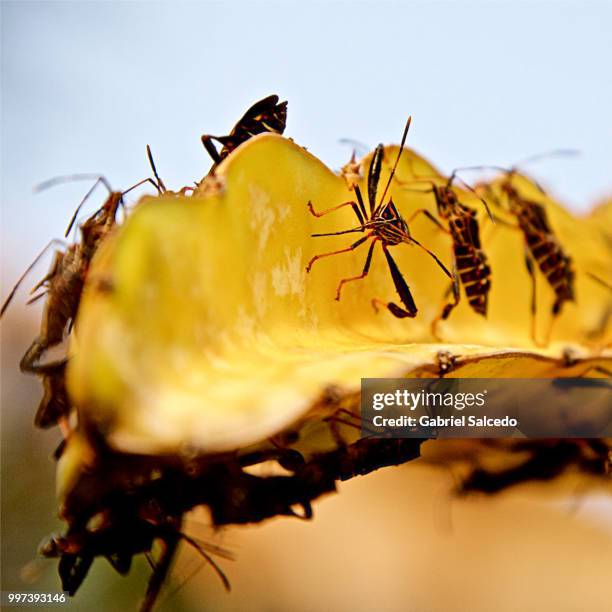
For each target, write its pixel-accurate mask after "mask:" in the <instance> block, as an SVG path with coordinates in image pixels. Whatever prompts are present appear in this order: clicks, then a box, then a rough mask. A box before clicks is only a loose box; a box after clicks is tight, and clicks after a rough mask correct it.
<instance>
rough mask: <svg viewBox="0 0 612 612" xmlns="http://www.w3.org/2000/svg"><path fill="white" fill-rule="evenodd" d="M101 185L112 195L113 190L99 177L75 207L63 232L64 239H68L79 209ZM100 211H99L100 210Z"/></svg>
mask: <svg viewBox="0 0 612 612" xmlns="http://www.w3.org/2000/svg"><path fill="white" fill-rule="evenodd" d="M100 183H102V184H103V185H104V186H105V187H106V188H107V189H108V191H109V193H111V194H112V193H113V190H112V189H111V186H110V185H109V183H108V181H107V180H106V179H105V178H104V177H102V176H99V177H98V179H97V180H96V182H95V183H94V184H93V185H92V186H91V187H90V189H89V191H88V192H87V193H86V194H85V197H84V198H83V199H82V200H81V202H80V203H79V205H78V206H77V207H76V209H75V211H74V213H73V215H72V217H71V219H70V223H68V227H67V228H66V231H65V232H64V238H68V234H70V230H71V229H72V226H73V225H74V223H75V221H76V220H77V216H78V214H79V212H80V210H81V208H82V207H83V204H85V202H86V201H87V200H88V198H89V196H90V195H91V194H92V193H93V192H94V189H95V188H96V187H97V186H98V185H99V184H100ZM100 210H101V209H100ZM98 212H99V211H97V212H96V214H98Z"/></svg>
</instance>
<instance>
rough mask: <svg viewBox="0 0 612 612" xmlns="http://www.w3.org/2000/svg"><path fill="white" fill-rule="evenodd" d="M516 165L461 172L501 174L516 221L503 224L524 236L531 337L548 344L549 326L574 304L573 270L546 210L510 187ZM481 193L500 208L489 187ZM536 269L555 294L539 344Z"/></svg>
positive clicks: (512, 186) (501, 185)
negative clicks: (542, 337)
mask: <svg viewBox="0 0 612 612" xmlns="http://www.w3.org/2000/svg"><path fill="white" fill-rule="evenodd" d="M569 153H572V152H569V151H554V152H551V153H546V154H543V155H537V156H534V157H531V158H529V159H527V160H524V162H522V163H526V162H530V161H535V160H537V159H541V158H543V157H545V156H546V157H549V156H550V155H559V154H563V155H567V154H569ZM518 166H519V164H516V165H515V166H513V167H511V168H504V167H501V166H488V165H485V166H471V167H469V168H463V170H488V169H493V170H499V171H501V172H503V175H504V177H503V179H502V180H501V182H500V184H499V187H500V190H501V192H502V194H503V195H504V196H505V197H506V202H507V210H508V212H509V213H510V214H511V215H512V216H513V217H514V218H515V219H516V221H517V225H516V226H513V225H512V224H509V223H505V225H509V226H511V227H514V228H515V229H517V230H519V231H520V232H521V233H522V235H523V240H524V245H525V254H524V259H525V267H526V269H527V273H528V274H529V277H530V279H531V305H530V310H531V336H532V339H533V341H534V342H535V343H536V344H548V341H549V338H550V334H551V332H552V325H553V323H554V320H555V319H556V317H558V316H559V315H560V314H561V310H562V308H563V305H564V304H565V302H573V301H574V300H575V291H574V276H575V272H574V267H573V264H572V260H571V258H570V256H569V255H568V254H567V253H566V251H565V249H564V248H563V247H562V246H561V243H560V242H559V239H558V238H557V236H556V235H555V233H554V231H553V229H552V227H551V224H550V222H549V219H548V214H547V213H546V209H545V208H544V206H543V205H542V204H540V203H539V202H536V201H534V200H531V199H528V198H525V197H523V196H522V195H521V194H520V193H519V191H518V189H517V188H516V187H515V185H514V184H513V179H514V177H515V176H516V175H517V172H518ZM532 182H533V184H534V185H535V186H536V187H537V188H538V190H539V191H540V192H541V193H542V194H544V195H545V192H544V190H543V189H542V187H541V186H540V185H539V184H538V183H537V182H536V181H532ZM484 189H485V190H486V192H487V193H488V194H489V195H490V196H491V199H492V201H494V202H496V203H497V204H498V205H500V206H501V201H500V199H499V198H497V197H495V196H494V194H493V191H492V189H491V186H490V185H486V184H485V185H484ZM536 268H537V269H539V270H540V272H541V273H542V274H543V276H544V278H545V279H546V282H547V283H548V285H549V286H550V287H551V289H552V290H553V292H554V294H555V301H554V303H553V305H552V307H551V314H552V321H551V325H550V326H549V329H548V332H547V334H546V339H545V341H544V342H543V343H542V342H539V341H538V339H537V334H536V311H537V303H536Z"/></svg>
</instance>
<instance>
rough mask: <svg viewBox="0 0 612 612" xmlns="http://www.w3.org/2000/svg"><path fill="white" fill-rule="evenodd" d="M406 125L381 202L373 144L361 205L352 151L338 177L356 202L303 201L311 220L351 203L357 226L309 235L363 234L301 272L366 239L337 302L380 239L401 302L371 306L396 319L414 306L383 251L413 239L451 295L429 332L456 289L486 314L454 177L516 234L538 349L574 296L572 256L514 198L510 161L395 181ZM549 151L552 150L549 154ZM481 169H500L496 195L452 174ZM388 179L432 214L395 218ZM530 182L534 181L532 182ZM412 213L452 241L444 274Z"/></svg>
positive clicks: (484, 269)
mask: <svg viewBox="0 0 612 612" xmlns="http://www.w3.org/2000/svg"><path fill="white" fill-rule="evenodd" d="M409 126H410V119H409V120H408V122H407V124H406V128H405V130H404V134H403V137H402V140H401V144H400V149H399V153H398V156H397V159H396V160H395V163H394V165H393V167H392V168H391V172H390V174H389V177H388V179H387V182H386V185H385V188H384V190H383V193H382V197H381V198H380V201H378V202H377V190H378V183H379V180H380V175H381V168H382V160H383V157H384V149H383V146H382V145H378V147H377V148H376V150H375V152H374V154H373V156H372V158H371V161H370V164H369V169H368V176H367V187H368V194H367V195H368V198H367V204H368V207H366V203H365V200H364V197H363V195H362V193H361V190H360V188H359V185H358V183H357V181H358V179H359V165H358V164H357V163H356V162H355V156H354V154H353V157H352V158H351V161H350V162H349V163H348V164H347V165H346V166H345V167H344V168H343V171H344V175H345V178H346V179H347V180H348V181H349V183H350V188H351V190H352V191H353V192H354V194H355V199H354V200H349V201H347V202H342V203H340V204H338V205H336V206H332V207H331V208H328V209H326V210H322V211H320V212H317V211H316V210H315V208H314V206H313V203H312V202H310V201H309V202H308V203H307V205H308V210H309V211H310V213H311V214H312V215H314V216H315V217H322V216H324V215H327V214H329V213H331V212H333V211H336V210H338V209H341V208H344V207H351V208H352V210H353V212H354V213H355V216H356V218H357V222H358V225H357V226H356V227H353V228H350V229H345V230H339V231H336V232H329V233H318V234H312V237H316V238H319V237H323V236H335V235H340V234H350V233H363V234H365V235H364V236H363V237H361V238H359V239H358V240H357V241H355V242H354V243H352V244H350V245H349V246H347V247H346V248H343V249H339V250H335V251H330V252H324V253H321V254H319V255H316V256H315V257H313V258H312V259H311V260H310V261H309V263H308V265H307V267H306V271H307V272H310V271H311V269H312V266H313V264H314V263H315V261H318V260H319V259H322V258H324V257H328V256H331V255H338V254H341V253H347V252H351V251H353V250H355V249H357V248H358V247H359V246H361V245H362V244H365V243H366V242H367V241H368V240H371V243H370V248H369V250H368V253H367V255H366V259H365V265H364V267H363V270H362V272H361V274H359V275H356V276H352V277H349V278H344V279H341V280H340V282H339V285H338V288H337V291H336V296H335V298H336V300H340V297H341V293H342V288H343V286H344V285H345V284H346V283H348V282H351V281H357V280H362V279H364V278H365V277H366V276H367V275H368V273H369V271H370V266H371V262H372V254H373V251H374V246H375V244H376V243H377V242H379V243H380V244H381V247H382V250H383V253H384V255H385V258H386V261H387V265H388V267H389V271H390V273H391V278H392V280H393V284H394V286H395V290H396V292H397V294H398V296H399V298H400V301H401V306H400V305H398V304H396V303H394V302H388V301H387V302H385V301H383V300H380V299H379V298H374V299H372V305H373V307H374V308H375V310H377V311H378V309H379V307H380V306H382V307H385V308H386V309H387V310H388V311H389V312H390V313H391V314H392V315H393V316H395V317H397V318H406V317H409V318H414V317H416V315H417V312H418V308H417V305H416V303H415V300H414V298H413V296H412V293H411V291H410V288H409V285H408V283H407V282H406V280H405V278H404V276H403V274H402V272H401V271H400V269H399V267H398V265H397V263H396V261H395V260H394V259H393V257H392V256H391V254H390V252H389V248H390V247H393V246H397V245H400V244H414V245H417V246H419V247H420V248H422V249H425V250H426V251H427V253H428V254H429V255H430V256H431V257H432V258H433V259H434V260H435V262H436V264H437V265H438V266H439V267H440V269H441V270H442V272H443V273H444V274H445V275H446V276H447V277H449V279H450V285H449V289H448V291H447V293H446V295H447V296H451V298H452V299H451V300H450V301H446V302H445V303H444V305H443V306H442V308H441V311H440V313H439V314H438V315H437V316H436V318H435V319H434V320H433V321H432V323H431V333H432V336H434V337H435V338H437V339H439V338H440V336H439V332H438V323H439V322H440V321H442V320H445V319H448V317H449V316H450V314H451V313H452V311H453V310H454V308H455V307H456V306H457V305H458V304H459V302H460V299H461V295H462V293H463V294H464V295H465V298H466V300H467V302H468V304H469V306H470V308H471V309H472V310H473V311H474V312H475V313H476V314H478V315H480V316H482V317H486V316H487V311H488V304H489V294H490V290H491V285H492V276H493V274H492V270H491V266H490V264H489V260H488V257H487V254H486V251H485V249H484V247H483V244H482V240H481V231H480V226H479V222H478V219H477V211H476V210H475V209H474V208H473V207H472V206H471V205H468V204H466V203H465V202H462V201H460V196H459V195H458V194H457V192H456V191H455V189H454V188H453V184H454V183H455V182H456V181H460V182H461V183H462V186H463V188H464V189H465V190H468V191H469V192H471V195H473V196H475V197H476V198H477V199H478V200H480V202H481V203H482V204H483V206H484V209H485V210H486V213H487V215H488V218H489V219H490V221H491V222H492V223H502V224H503V225H505V226H507V227H512V228H513V229H516V230H517V231H518V232H520V234H521V236H522V239H523V243H524V247H525V248H524V253H523V255H522V256H519V261H520V259H523V260H524V262H525V265H526V269H527V272H528V274H529V277H530V279H531V300H530V310H531V321H532V323H531V337H532V339H533V341H534V343H535V344H537V345H540V346H542V345H547V344H548V342H549V339H550V334H551V331H552V325H553V323H554V321H555V319H556V318H557V317H558V316H559V315H560V314H561V311H562V307H563V305H564V304H565V303H566V302H572V301H575V296H576V291H575V268H574V265H573V262H572V258H571V257H570V255H569V254H568V253H567V251H566V249H565V247H564V246H562V244H561V242H560V240H559V238H558V236H557V235H556V234H555V231H554V229H553V227H552V224H551V223H550V220H549V218H548V214H547V212H546V209H545V207H544V205H543V204H541V203H539V202H537V201H534V200H532V199H530V198H526V197H524V196H523V195H521V193H520V191H519V190H518V188H517V187H516V186H515V182H514V179H515V178H516V176H517V175H518V172H517V167H516V166H515V167H512V168H502V167H499V166H472V167H466V168H457V169H455V170H454V171H453V172H452V173H451V175H450V176H449V177H448V179H444V180H443V181H441V180H440V178H439V177H436V178H434V177H427V176H418V175H414V176H413V178H412V179H411V180H410V181H408V183H409V184H412V185H413V186H412V188H411V187H406V184H407V183H406V182H404V181H400V180H399V179H398V178H397V177H396V176H395V173H396V169H397V166H398V163H399V160H400V158H401V156H402V153H403V151H404V146H405V141H406V136H407V132H408V128H409ZM556 153H557V152H552V153H551V154H556ZM546 155H549V154H546ZM539 157H542V156H537V157H535V158H530V160H526V161H532V160H533V159H537V158H539ZM486 169H496V170H498V171H501V172H502V179H501V181H500V182H499V191H500V195H499V196H498V195H496V194H495V191H494V190H493V188H492V186H491V185H490V184H487V183H484V184H481V185H478V186H477V188H473V187H471V186H470V185H469V184H467V183H466V182H465V181H463V180H462V179H460V178H459V176H458V174H459V172H464V171H468V170H486ZM413 174H414V173H413ZM394 180H395V181H396V182H397V183H398V184H400V185H401V186H402V189H403V190H410V191H414V192H417V193H431V194H432V196H433V200H434V203H435V209H436V211H437V216H436V215H434V214H432V212H431V211H430V210H428V209H427V208H419V209H417V210H414V211H411V214H410V215H409V216H406V217H404V216H402V214H401V213H400V211H399V210H398V208H397V205H396V204H395V203H394V202H393V198H392V197H391V196H390V195H389V196H388V197H387V194H388V193H389V188H390V185H391V183H392V181H394ZM419 183H427V184H428V185H429V187H428V188H427V189H419V188H417V186H418V184H419ZM535 184H536V185H537V183H535ZM537 186H538V189H539V190H540V191H541V192H542V194H544V191H543V190H542V189H541V187H539V185H537ZM485 197H488V198H489V200H490V201H491V202H492V203H493V204H495V205H496V206H497V207H499V209H500V210H501V211H504V212H505V213H507V214H509V215H510V216H511V217H512V218H513V219H514V223H509V222H507V221H504V220H503V219H501V218H500V217H498V216H495V215H493V214H492V212H491V210H490V208H489V204H488V203H487V200H486V199H485ZM419 215H423V216H424V217H426V218H427V219H428V220H429V221H431V222H432V223H433V224H434V225H435V226H436V227H437V229H438V230H440V231H442V232H444V233H445V234H446V235H448V237H449V240H450V242H451V245H452V271H449V270H448V268H447V267H446V266H445V265H444V264H443V263H442V261H441V260H440V259H439V257H438V256H437V255H436V254H434V253H433V252H432V251H431V250H429V249H427V247H426V246H424V245H422V244H421V243H420V242H418V241H417V240H416V238H415V237H414V236H413V235H412V234H411V233H410V223H411V222H412V220H413V219H415V218H416V217H417V216H419ZM538 273H540V274H541V275H542V277H543V279H544V280H545V282H546V284H547V285H548V286H549V288H550V289H551V291H552V292H553V294H554V297H555V299H554V303H553V304H552V307H551V323H550V326H549V329H548V332H547V333H546V336H545V339H544V340H542V339H540V338H539V337H538V334H537V330H536V310H537V309H536V277H537V274H538ZM586 275H587V276H590V277H591V278H592V279H593V280H595V281H597V282H599V283H600V284H603V285H604V286H607V287H608V288H610V285H609V284H608V283H606V282H605V281H604V280H602V279H600V278H599V277H597V276H595V275H592V274H590V273H589V272H587V273H586Z"/></svg>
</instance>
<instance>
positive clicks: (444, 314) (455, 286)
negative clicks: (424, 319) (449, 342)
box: [431, 261, 461, 340]
mask: <svg viewBox="0 0 612 612" xmlns="http://www.w3.org/2000/svg"><path fill="white" fill-rule="evenodd" d="M451 292H452V294H453V301H452V302H449V303H447V304H445V305H444V307H443V308H442V311H441V312H440V314H439V315H438V316H437V317H436V318H435V319H434V320H433V321H432V322H431V335H432V336H433V337H434V338H435V339H436V340H440V337H439V335H438V333H437V327H438V323H439V322H440V321H445V320H446V319H448V317H449V316H450V313H451V312H452V311H453V310H454V309H455V308H456V307H457V306H458V305H459V301H460V300H461V291H460V287H459V274H458V272H457V262H456V261H453V282H452V283H451V285H450V287H449V289H448V290H447V292H446V295H448V294H449V293H451Z"/></svg>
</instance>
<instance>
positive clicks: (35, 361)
mask: <svg viewBox="0 0 612 612" xmlns="http://www.w3.org/2000/svg"><path fill="white" fill-rule="evenodd" d="M82 178H91V175H76V176H73V177H62V178H60V179H53V180H52V181H48V182H47V183H44V184H43V185H42V186H41V187H48V186H51V185H53V184H56V183H58V182H62V181H65V180H69V179H82ZM148 181H151V179H145V180H144V181H140V182H139V183H137V184H136V185H133V186H132V187H130V188H129V189H127V190H126V191H124V192H117V191H113V190H112V189H111V187H110V185H109V184H108V181H107V180H106V179H105V178H104V177H101V176H98V177H97V178H96V181H95V183H94V185H93V186H92V187H91V188H90V189H89V191H88V192H87V194H86V195H85V197H84V198H83V200H82V201H81V203H80V204H79V206H78V207H77V209H76V210H75V212H74V215H73V216H72V218H71V220H70V223H69V224H68V228H67V229H66V234H65V235H66V236H68V234H69V233H70V230H71V229H72V227H73V225H74V224H75V222H76V219H77V216H78V213H79V211H80V209H81V208H82V206H83V204H84V203H85V202H86V200H87V199H88V198H89V196H90V195H91V194H92V192H93V190H94V189H95V188H96V186H97V185H98V184H102V185H104V186H105V187H106V188H107V189H108V191H109V196H108V198H107V199H106V201H105V202H104V204H103V205H102V206H101V207H100V208H99V209H98V210H97V211H96V212H95V213H94V214H93V215H91V216H90V217H89V218H88V219H87V220H86V221H85V222H84V223H83V224H81V225H80V227H79V229H80V233H81V240H80V242H77V243H75V244H71V245H69V246H68V247H67V248H65V249H64V250H56V251H55V255H54V258H53V263H52V265H51V268H50V269H49V272H48V273H47V274H46V275H45V277H44V278H43V279H42V280H41V281H40V282H38V283H37V284H36V286H35V287H34V289H33V290H32V293H36V291H38V290H41V291H40V293H38V294H36V295H34V297H32V298H31V299H30V300H29V302H28V303H32V302H33V301H35V300H38V299H40V298H42V297H43V296H45V295H47V301H46V303H45V308H44V311H43V316H42V322H41V330H40V333H39V335H38V337H37V338H36V339H35V340H34V341H33V342H32V344H31V345H30V347H29V348H28V350H27V351H26V352H25V354H24V356H23V357H22V359H21V362H20V369H21V371H22V372H28V373H33V374H38V375H40V376H42V377H43V384H44V387H45V395H44V397H43V399H42V401H41V403H40V406H39V408H38V411H37V413H36V417H35V423H36V425H37V426H39V427H50V426H52V425H55V424H57V423H58V422H59V423H60V424H61V423H62V422H61V420H60V419H62V418H63V417H65V416H66V412H65V411H66V410H67V409H68V405H69V402H68V398H67V397H66V396H65V388H64V385H63V376H64V366H65V364H66V360H65V359H61V360H59V361H54V362H51V363H45V364H41V363H40V360H41V358H42V357H43V355H44V354H45V352H46V351H47V350H49V349H50V348H52V347H54V346H57V345H59V344H60V343H61V342H62V341H63V339H64V335H65V333H66V332H67V331H70V328H71V327H72V325H73V323H74V320H75V317H76V313H77V310H78V306H79V302H80V299H81V293H82V290H83V285H84V283H85V278H86V276H87V271H88V268H89V264H90V262H91V260H92V258H93V256H94V254H95V252H96V250H97V248H98V246H99V244H100V242H101V241H102V239H103V238H104V237H105V236H106V235H107V234H108V233H109V232H110V231H111V230H112V229H113V227H114V226H115V222H116V215H117V211H118V209H119V206H120V205H122V204H123V196H124V195H125V194H126V193H128V192H129V191H131V190H132V189H135V188H136V187H138V186H140V185H142V184H143V183H145V182H148ZM58 243H59V241H57V240H52V241H51V242H49V244H47V246H46V247H45V248H44V249H43V250H42V251H41V253H40V254H39V255H38V256H37V257H36V258H35V260H34V261H33V262H32V264H30V266H29V267H28V268H27V270H26V271H25V272H24V273H23V274H22V276H21V277H20V278H19V280H18V281H17V283H16V284H15V286H14V287H13V289H12V290H11V292H10V293H9V295H8V297H7V299H6V300H5V302H4V304H3V306H2V309H0V317H1V316H2V315H4V313H5V311H6V309H7V307H8V305H9V304H10V302H11V300H12V299H13V297H14V295H15V293H16V291H17V289H18V288H19V286H20V285H21V283H22V282H23V280H24V279H25V278H26V276H27V275H28V274H29V272H30V271H31V270H32V268H33V267H34V265H35V264H36V263H37V262H38V261H39V260H40V259H41V257H42V256H43V255H44V254H45V253H46V252H47V250H48V249H49V248H50V247H51V246H53V245H57V244H58Z"/></svg>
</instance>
